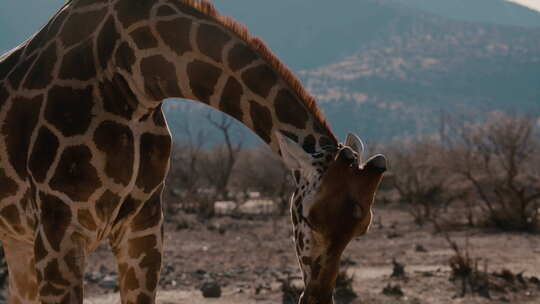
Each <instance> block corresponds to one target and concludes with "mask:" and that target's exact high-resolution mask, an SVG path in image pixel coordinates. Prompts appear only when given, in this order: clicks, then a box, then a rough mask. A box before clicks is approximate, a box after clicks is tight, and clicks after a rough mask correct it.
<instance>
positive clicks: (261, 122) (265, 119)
mask: <svg viewBox="0 0 540 304" xmlns="http://www.w3.org/2000/svg"><path fill="white" fill-rule="evenodd" d="M249 105H250V108H249V113H250V115H251V120H252V121H253V129H254V131H255V133H257V134H258V135H259V136H260V137H261V138H262V139H263V140H264V141H265V142H267V143H269V142H271V141H272V135H271V132H272V126H273V123H272V114H271V113H270V110H268V109H267V108H266V107H264V106H261V105H260V104H258V103H257V102H255V101H253V100H250V101H249Z"/></svg>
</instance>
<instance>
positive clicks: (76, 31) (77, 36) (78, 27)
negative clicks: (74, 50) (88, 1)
mask: <svg viewBox="0 0 540 304" xmlns="http://www.w3.org/2000/svg"><path fill="white" fill-rule="evenodd" d="M106 13H107V9H100V10H97V11H89V12H84V13H76V12H74V13H72V14H71V15H70V16H69V18H68V19H67V20H66V23H65V24H64V26H63V27H62V32H61V33H60V37H62V41H63V42H64V46H65V47H69V46H71V45H74V44H75V43H77V42H79V41H82V40H84V39H86V38H87V37H88V36H90V35H91V34H93V33H94V32H95V31H96V28H98V27H99V24H100V23H101V21H102V20H103V18H105V14H106Z"/></svg>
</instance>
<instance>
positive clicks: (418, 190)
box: [390, 140, 461, 226]
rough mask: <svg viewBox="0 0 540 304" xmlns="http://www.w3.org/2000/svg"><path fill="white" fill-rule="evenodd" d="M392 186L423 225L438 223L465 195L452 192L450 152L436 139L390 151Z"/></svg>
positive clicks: (415, 220)
mask: <svg viewBox="0 0 540 304" xmlns="http://www.w3.org/2000/svg"><path fill="white" fill-rule="evenodd" d="M390 156H391V159H392V173H393V178H392V179H391V180H392V183H393V185H394V187H395V189H396V190H397V192H398V193H399V199H400V201H401V202H402V203H404V204H408V205H409V206H408V207H407V211H408V212H409V213H410V214H411V215H412V217H413V218H414V222H415V223H416V224H418V225H420V226H422V225H424V224H425V223H426V222H431V221H433V220H436V218H437V217H438V216H439V215H440V214H442V212H441V209H445V210H446V209H447V208H448V206H449V205H450V203H452V202H453V201H454V200H456V199H457V198H459V197H460V196H461V192H460V191H457V190H456V189H454V190H451V189H450V185H451V184H453V182H454V179H455V176H454V175H452V174H449V170H448V168H447V167H446V163H445V157H447V151H446V150H445V148H444V147H443V146H442V145H441V144H440V143H438V142H437V141H434V140H423V141H414V142H399V143H394V144H393V145H392V147H391V148H390Z"/></svg>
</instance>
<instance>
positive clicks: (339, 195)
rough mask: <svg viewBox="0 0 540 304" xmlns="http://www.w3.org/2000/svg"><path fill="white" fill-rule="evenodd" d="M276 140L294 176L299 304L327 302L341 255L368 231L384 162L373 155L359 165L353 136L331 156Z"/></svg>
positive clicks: (359, 149)
mask: <svg viewBox="0 0 540 304" xmlns="http://www.w3.org/2000/svg"><path fill="white" fill-rule="evenodd" d="M277 137H278V140H279V144H280V149H281V154H282V157H283V159H284V161H285V163H286V165H287V166H288V167H289V168H290V169H291V170H293V172H294V173H295V181H296V191H295V193H294V194H293V196H292V198H291V201H292V204H291V205H292V206H291V213H292V219H293V225H294V238H295V243H296V251H297V255H298V259H299V262H300V267H301V268H302V273H303V277H304V283H305V286H306V287H305V290H304V293H303V294H302V298H301V300H300V303H304V304H307V303H309V304H314V303H317V304H328V303H332V301H333V300H332V293H333V290H334V287H335V281H336V277H337V274H338V271H339V262H340V258H341V255H342V253H343V250H344V249H345V248H346V247H347V245H348V244H349V242H350V241H351V240H352V239H353V238H355V237H357V236H360V235H363V234H364V233H366V231H367V230H368V228H369V225H370V223H371V218H372V211H371V207H372V204H373V200H374V197H375V192H376V190H377V188H378V186H379V183H380V181H381V179H382V177H383V173H384V172H385V171H386V159H385V157H384V156H382V155H376V156H373V157H371V158H370V159H368V160H367V161H365V162H363V161H362V152H363V144H362V141H361V140H360V139H359V138H358V137H357V136H356V135H353V134H349V135H348V136H347V139H346V141H345V143H344V144H343V145H340V146H339V148H338V149H337V151H335V152H332V153H330V154H324V153H320V154H309V153H307V152H305V151H304V149H302V148H301V147H300V146H299V145H298V144H297V143H296V142H294V141H292V140H290V139H289V138H287V137H285V136H282V135H279V134H278V136H277Z"/></svg>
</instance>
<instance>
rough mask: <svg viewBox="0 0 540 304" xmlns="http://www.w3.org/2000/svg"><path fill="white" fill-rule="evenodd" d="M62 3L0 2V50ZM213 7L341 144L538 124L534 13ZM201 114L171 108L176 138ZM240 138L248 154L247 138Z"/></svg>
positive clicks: (433, 3) (499, 6) (421, 1)
mask: <svg viewBox="0 0 540 304" xmlns="http://www.w3.org/2000/svg"><path fill="white" fill-rule="evenodd" d="M63 2H64V1H63V0H51V1H47V2H43V1H38V0H28V1H8V2H6V3H5V5H4V6H3V9H2V10H0V50H7V49H9V48H12V47H14V46H15V45H16V44H17V43H20V42H21V41H23V40H24V39H25V38H26V37H28V36H29V35H31V33H33V32H35V31H36V30H37V29H38V28H39V27H40V26H41V25H43V24H45V22H46V21H47V19H48V18H49V16H51V15H52V14H53V13H54V11H55V10H56V8H58V7H60V6H61V5H62V3H63ZM213 2H214V4H215V5H216V6H217V7H218V9H219V10H220V11H221V12H222V13H223V14H226V15H230V16H233V17H235V18H236V19H237V20H239V21H240V22H243V23H245V24H247V25H248V27H249V28H250V30H251V32H253V33H254V34H256V35H258V36H260V37H262V38H263V39H264V40H265V41H266V42H267V43H268V45H269V46H270V47H271V48H272V49H273V50H274V51H275V53H276V54H277V55H278V56H279V57H280V58H282V60H283V61H284V62H285V63H287V64H288V65H289V66H290V67H291V68H292V69H294V70H295V71H297V73H298V74H299V75H300V76H301V78H302V80H303V81H304V82H305V84H306V86H307V87H308V88H309V90H310V91H311V92H313V93H314V94H315V95H316V96H317V98H318V99H319V100H320V102H321V106H322V107H323V109H324V110H325V112H326V114H327V116H328V118H329V120H330V123H331V124H332V125H333V126H334V130H335V131H336V133H337V134H338V136H339V137H343V136H344V134H345V133H346V132H347V131H351V130H352V131H356V132H359V133H360V134H362V135H363V136H364V137H367V138H368V139H377V140H385V139H388V138H391V137H395V136H401V135H404V134H408V135H416V134H429V133H431V132H433V131H434V126H435V125H436V119H437V118H436V117H437V116H438V115H439V113H440V112H441V111H442V110H444V111H448V112H450V113H451V114H454V115H458V116H463V117H465V118H468V119H481V117H482V114H483V113H485V112H488V111H493V110H505V111H512V112H516V113H528V114H529V115H532V116H539V115H540V109H539V107H540V106H539V104H540V92H539V91H540V85H539V84H540V63H539V56H540V27H539V25H540V13H537V12H534V11H532V10H529V9H527V8H525V7H522V6H519V5H516V4H512V3H508V2H506V1H503V0H475V1H469V0H453V1H443V0H429V1H428V0H362V1H359V0H342V1H340V2H339V5H336V3H335V2H331V1H327V0H310V1H307V0H296V1H286V0H281V1H279V0H276V1H231V0H215V1H213ZM27 8H31V9H27ZM500 24H507V25H500ZM200 109H201V107H196V106H194V105H193V103H185V102H170V103H167V105H166V110H167V116H168V119H169V122H170V126H171V129H173V134H175V135H179V134H182V132H183V129H185V128H184V125H185V122H186V121H187V120H191V121H194V122H196V123H193V124H194V127H195V128H196V129H197V130H199V129H207V128H208V124H207V123H205V122H201V121H204V119H203V120H201V119H200V118H201V116H200V115H201V110H200ZM389 122H391V123H389ZM197 130H195V131H194V132H197ZM238 132H240V133H242V134H244V135H243V138H246V139H247V140H249V141H251V142H253V138H254V137H253V136H252V135H250V133H249V131H246V129H244V128H240V131H238ZM214 138H217V137H215V136H214ZM216 140H217V139H216Z"/></svg>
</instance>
